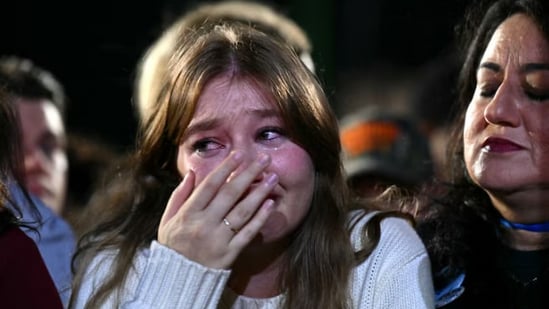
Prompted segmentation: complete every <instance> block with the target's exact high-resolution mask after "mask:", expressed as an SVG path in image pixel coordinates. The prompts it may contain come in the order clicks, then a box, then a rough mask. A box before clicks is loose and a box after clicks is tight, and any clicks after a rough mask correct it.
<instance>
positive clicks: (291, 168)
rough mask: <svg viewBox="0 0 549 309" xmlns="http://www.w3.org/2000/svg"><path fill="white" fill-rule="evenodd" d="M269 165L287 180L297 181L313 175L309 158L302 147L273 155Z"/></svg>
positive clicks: (307, 178)
mask: <svg viewBox="0 0 549 309" xmlns="http://www.w3.org/2000/svg"><path fill="white" fill-rule="evenodd" d="M271 167H272V168H273V169H274V170H275V172H276V173H278V174H279V176H280V177H281V179H282V178H284V179H286V180H287V181H290V182H293V183H299V182H301V181H303V180H307V181H309V180H310V179H311V177H313V176H314V168H313V166H312V162H311V159H310V158H309V156H308V155H307V153H306V152H305V151H303V150H302V149H296V150H291V151H285V152H283V153H280V154H278V155H276V156H273V160H272V163H271Z"/></svg>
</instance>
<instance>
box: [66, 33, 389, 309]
mask: <svg viewBox="0 0 549 309" xmlns="http://www.w3.org/2000/svg"><path fill="white" fill-rule="evenodd" d="M179 36H180V40H179V42H178V44H177V46H175V48H174V49H173V50H172V51H171V53H170V54H171V55H172V56H171V58H170V61H169V66H168V68H169V71H168V74H167V75H166V79H165V80H163V89H162V91H161V92H160V94H159V96H158V98H157V102H155V103H157V104H154V105H153V108H154V110H153V112H152V114H151V115H152V117H151V118H150V120H149V121H147V122H144V123H142V125H141V127H140V133H139V135H138V150H137V151H136V153H135V156H134V158H133V162H131V163H130V164H128V168H129V169H127V170H125V171H124V172H120V174H119V175H120V176H119V177H118V178H116V179H115V182H116V185H115V187H116V188H117V190H116V192H115V193H113V194H111V195H110V200H109V201H107V202H108V203H109V207H111V206H114V205H116V206H115V207H114V208H111V210H107V211H105V209H104V208H103V212H104V213H107V217H108V218H107V219H106V221H105V223H103V224H101V225H99V226H98V227H97V228H96V229H95V230H94V231H92V232H90V233H88V234H87V235H86V236H84V237H83V238H82V239H81V241H80V243H79V248H78V253H77V255H76V257H77V259H76V262H77V265H82V266H84V267H85V266H86V265H88V262H89V261H90V260H91V259H93V257H94V255H95V254H96V253H97V252H99V251H102V250H109V249H113V248H114V249H116V250H117V251H118V254H117V256H116V258H115V264H114V268H113V271H112V276H111V277H110V278H108V279H107V280H106V281H105V282H103V283H102V284H101V285H100V286H99V287H98V289H97V290H96V293H95V295H93V296H92V298H91V299H90V300H89V302H88V304H87V307H90V308H94V307H97V306H100V304H101V303H102V302H104V301H105V300H106V298H107V297H109V296H110V294H111V293H112V291H113V290H118V291H119V290H120V288H121V287H122V286H123V282H124V280H125V277H126V274H127V273H128V271H129V270H130V267H131V261H132V258H133V257H134V256H135V254H136V252H137V251H138V250H140V249H143V248H146V247H148V246H149V244H150V242H151V241H153V240H154V239H156V236H157V232H158V227H159V222H160V218H161V215H162V213H163V211H164V208H165V206H166V203H167V201H168V198H169V196H170V194H171V192H172V191H173V190H174V188H175V187H176V185H177V184H178V183H179V182H180V181H181V175H180V174H179V173H178V171H177V168H176V157H177V150H178V145H179V144H180V142H181V140H182V138H183V136H184V134H185V130H186V128H187V126H188V124H189V122H190V121H191V118H192V116H193V113H194V111H195V109H196V104H197V102H198V99H199V97H200V95H201V93H202V91H203V89H204V87H205V86H206V84H207V83H208V82H209V81H210V80H212V79H213V78H215V77H216V76H219V75H220V74H223V73H225V72H231V73H232V74H233V76H236V77H245V78H251V79H253V80H254V81H257V82H258V84H260V85H262V86H263V87H264V88H265V90H266V91H267V92H268V93H270V94H271V95H272V97H273V98H274V102H275V104H276V106H277V108H278V110H279V111H280V115H281V117H282V119H283V121H284V122H285V124H286V127H287V129H288V135H289V137H290V138H291V139H292V140H293V141H294V142H296V143H297V144H299V145H300V146H301V147H302V148H303V149H305V150H306V151H307V153H308V154H309V155H310V157H311V158H312V161H313V164H314V168H315V175H316V176H315V177H316V178H315V189H314V193H313V201H312V207H311V209H310V211H309V213H308V214H307V216H306V218H305V219H304V222H302V225H301V227H300V228H298V230H297V231H296V232H295V234H294V238H293V240H292V242H291V244H290V245H289V248H288V251H287V260H286V264H285V265H286V266H285V269H283V270H282V273H281V276H280V286H281V287H282V292H284V293H285V295H286V297H285V304H284V308H347V307H348V306H349V304H348V301H349V300H348V295H347V290H348V281H349V276H350V272H351V270H352V268H353V267H354V266H355V265H356V263H358V262H360V261H362V260H364V259H365V258H366V257H367V256H368V254H369V253H370V252H371V251H372V250H373V248H374V247H375V244H376V243H377V241H378V240H379V235H377V236H375V237H373V239H369V238H368V237H365V238H366V240H365V242H364V244H363V248H364V250H361V251H359V252H354V251H353V248H352V245H351V243H350V238H349V237H350V235H349V234H350V232H349V229H350V228H351V227H350V226H348V225H347V218H348V212H349V211H350V209H351V208H352V207H353V206H351V204H352V203H351V200H350V197H349V193H348V192H349V191H348V188H347V186H346V183H345V180H344V175H343V169H342V163H341V155H340V153H341V145H340V142H339V132H338V124H337V119H336V117H335V114H334V113H333V111H332V109H331V107H330V105H329V102H328V99H327V97H326V95H325V93H324V92H323V90H322V87H321V85H320V83H319V82H318V81H317V78H316V77H315V75H314V74H313V73H311V72H310V71H309V70H308V69H307V68H306V66H305V65H304V64H303V63H302V62H301V61H300V59H299V58H298V56H297V55H296V54H295V53H294V52H292V51H291V50H290V48H289V47H288V46H287V45H285V44H284V43H282V41H279V40H277V39H274V38H272V37H270V36H268V35H266V34H264V33H262V32H259V31H256V30H254V29H253V28H251V27H247V26H243V25H240V24H234V23H233V24H225V23H222V24H206V25H204V26H203V27H202V28H199V29H194V30H192V31H187V32H185V31H183V32H182V33H180V34H179ZM357 207H361V206H357ZM373 222H374V223H373V224H375V225H376V227H377V230H379V222H377V221H375V220H373ZM376 227H373V228H371V229H372V230H373V231H374V232H375V231H376ZM374 235H375V233H374ZM304 244H307V245H304ZM84 272H85V269H79V271H78V273H77V275H76V280H75V285H74V291H75V292H74V293H73V295H77V291H78V288H79V285H80V283H81V280H82V276H83V273H84ZM182 280H184V279H182Z"/></svg>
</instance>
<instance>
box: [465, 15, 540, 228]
mask: <svg viewBox="0 0 549 309" xmlns="http://www.w3.org/2000/svg"><path fill="white" fill-rule="evenodd" d="M547 119H549V42H548V41H547V40H546V39H545V38H544V36H543V34H542V33H541V32H540V30H539V29H538V28H537V26H536V24H535V23H534V22H533V21H532V20H531V19H529V18H528V17H526V16H525V15H523V14H516V15H513V16H511V17H510V18H508V19H507V20H506V21H505V22H503V23H502V24H501V25H500V26H499V27H498V28H497V29H496V32H495V33H494V35H493V36H492V38H491V40H490V42H489V44H488V46H487V48H486V50H485V53H484V55H483V57H482V59H481V61H480V66H479V69H478V71H477V87H476V89H475V93H474V96H473V98H472V101H471V103H470V105H469V107H468V109H467V114H466V119H465V127H464V153H465V163H466V166H467V171H468V173H469V175H470V176H471V179H472V180H473V181H474V182H475V183H476V184H478V185H479V186H480V187H482V188H483V189H484V190H485V191H486V192H487V193H488V195H489V196H490V199H491V200H492V203H493V205H494V207H496V209H497V210H498V211H499V212H500V213H501V214H502V215H503V217H505V218H506V219H508V220H511V221H515V222H521V223H535V222H540V221H548V220H549V209H548V208H547V207H545V206H546V205H545V203H546V201H547V200H548V198H549V191H548V190H547V189H548V184H549V174H548V173H547V172H546V171H547V170H548V168H549V152H548V151H549V122H548V121H547Z"/></svg>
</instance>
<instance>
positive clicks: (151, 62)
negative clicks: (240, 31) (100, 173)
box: [134, 0, 315, 121]
mask: <svg viewBox="0 0 549 309" xmlns="http://www.w3.org/2000/svg"><path fill="white" fill-rule="evenodd" d="M216 20H217V21H231V22H242V23H245V24H249V25H252V26H253V27H255V28H257V29H258V30H261V31H264V32H265V33H268V34H269V35H273V36H277V37H280V38H281V39H282V40H283V41H285V42H286V43H287V44H289V45H290V46H291V47H292V49H293V50H294V51H295V52H296V53H297V54H298V55H299V57H300V58H301V60H302V61H303V62H304V63H305V64H306V65H307V67H308V68H309V69H311V71H313V72H314V70H315V66H314V63H313V59H312V44H311V42H310V39H309V37H308V36H307V33H306V32H305V31H304V30H303V29H302V28H301V27H300V26H299V25H298V24H297V23H296V22H295V21H293V20H292V19H290V18H289V17H287V16H286V15H284V14H283V13H282V12H279V11H277V10H276V9H275V8H274V7H272V6H269V5H267V4H264V3H258V2H253V1H238V0H230V1H222V2H218V3H204V4H201V5H199V6H197V7H195V8H193V9H191V10H189V11H187V12H185V13H183V14H182V15H181V16H180V17H179V18H177V19H176V20H175V21H174V22H172V23H171V24H170V25H169V27H168V28H167V29H166V30H165V31H164V32H163V33H162V35H161V36H160V37H159V38H157V39H156V41H155V42H154V43H153V44H152V45H151V46H150V47H149V48H148V49H147V51H146V52H145V54H144V55H143V57H142V58H141V59H140V61H139V63H138V65H137V74H136V79H135V92H134V98H135V107H136V110H137V116H138V118H139V120H140V121H146V120H147V119H148V118H149V116H150V115H152V114H154V113H156V112H157V110H156V106H155V104H154V102H155V101H156V100H157V97H158V95H159V94H160V92H161V91H162V86H163V79H164V77H163V75H164V74H165V73H166V70H167V68H166V66H167V65H168V59H169V58H170V56H171V55H170V51H171V50H172V49H173V47H174V45H176V44H177V40H178V39H179V36H180V35H181V33H182V30H184V29H192V28H196V27H200V26H201V25H202V24H204V23H205V22H212V21H216Z"/></svg>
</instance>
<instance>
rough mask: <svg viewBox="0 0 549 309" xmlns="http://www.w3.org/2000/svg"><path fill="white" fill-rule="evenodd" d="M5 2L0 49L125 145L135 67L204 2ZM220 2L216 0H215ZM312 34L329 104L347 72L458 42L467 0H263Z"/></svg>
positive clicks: (84, 128)
mask: <svg viewBox="0 0 549 309" xmlns="http://www.w3.org/2000/svg"><path fill="white" fill-rule="evenodd" d="M12 2H13V3H11V2H9V1H3V4H2V5H0V7H3V9H2V10H1V11H2V18H0V35H1V36H0V54H16V55H20V56H24V57H28V58H30V59H32V60H33V61H34V62H35V63H36V64H38V65H40V66H42V67H44V68H46V69H47V70H49V71H51V72H52V73H53V74H54V75H55V76H56V77H57V78H58V79H59V80H60V81H61V82H62V83H63V84H64V86H65V90H66V92H67V95H68V97H69V99H70V102H69V104H70V106H69V110H68V119H67V123H68V130H73V131H76V132H81V133H86V134H91V135H93V136H96V137H99V138H102V139H104V140H105V141H107V142H108V143H110V144H112V145H113V146H115V147H117V148H118V149H120V150H124V149H126V148H127V147H129V146H131V145H132V144H133V139H134V132H135V127H136V121H135V115H134V111H133V109H132V82H133V77H134V67H135V64H136V63H137V60H138V58H139V57H140V56H141V54H142V53H143V52H144V50H145V48H146V47H147V45H148V44H150V43H151V42H152V41H153V40H154V38H155V37H156V36H157V35H158V34H159V33H160V30H161V29H162V27H163V26H164V25H165V24H166V23H167V22H168V21H169V20H171V18H172V17H173V16H176V15H177V14H178V13H179V12H181V11H182V10H185V9H186V8H190V7H192V6H194V5H196V4H197V3H199V2H200V1H185V0H179V1H176V0H155V1H153V0H149V1H145V0H141V1H139V0H137V1H129V0H118V1H117V0H112V1H106V0H98V1H94V2H87V1H83V2H81V1H72V2H65V1H57V0H52V1H39V0H34V1H33V0H20V1H17V2H15V1H12ZM210 2H214V1H210ZM262 2H265V3H268V4H271V5H273V6H274V7H275V8H277V9H279V10H280V11H282V12H284V13H286V14H287V15H288V16H290V17H291V18H293V19H294V20H295V21H296V22H297V23H298V24H299V25H301V26H302V27H303V28H304V29H305V30H306V31H307V33H308V34H309V36H310V38H311V40H312V43H313V46H314V54H313V58H314V60H315V62H316V65H317V69H318V75H319V77H320V79H321V80H322V81H323V82H324V84H325V86H326V89H327V91H328V93H329V94H330V95H331V97H332V103H333V104H334V105H335V106H336V110H337V105H338V104H340V102H338V98H337V97H338V89H340V88H339V86H340V85H344V84H345V83H347V80H346V78H348V77H347V76H349V75H350V74H349V72H352V73H356V72H363V71H367V70H368V69H369V68H371V67H373V66H378V65H379V64H390V65H391V66H394V67H397V68H402V69H403V70H410V69H414V68H416V67H419V66H421V65H423V64H424V63H427V62H429V60H430V59H433V58H436V57H438V56H439V55H441V54H443V53H445V52H447V51H448V50H449V49H451V48H452V38H453V26H454V25H455V23H456V22H457V21H458V20H460V18H461V16H462V15H463V11H464V8H465V5H466V3H467V2H468V1H466V0H444V1H436V0H423V1H417V0H416V1H414V0H393V1H386V0H385V1H382V0H341V1H337V0H318V1H314V0H293V1H292V0H285V1H282V0H281V1H262Z"/></svg>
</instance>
